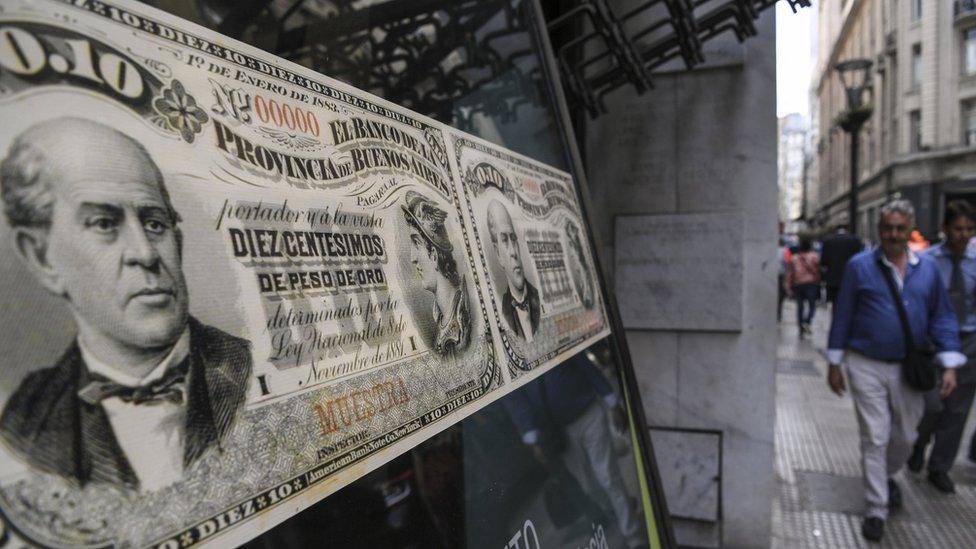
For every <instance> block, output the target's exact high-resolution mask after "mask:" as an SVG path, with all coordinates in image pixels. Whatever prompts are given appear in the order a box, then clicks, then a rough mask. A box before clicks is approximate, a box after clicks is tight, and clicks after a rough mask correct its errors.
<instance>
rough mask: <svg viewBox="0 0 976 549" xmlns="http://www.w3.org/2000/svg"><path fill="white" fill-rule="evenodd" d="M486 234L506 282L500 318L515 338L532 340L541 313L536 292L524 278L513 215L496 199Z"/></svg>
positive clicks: (490, 210)
mask: <svg viewBox="0 0 976 549" xmlns="http://www.w3.org/2000/svg"><path fill="white" fill-rule="evenodd" d="M488 234H489V235H490V236H491V243H492V245H493V247H494V249H495V254H496V255H497V257H498V263H499V265H501V267H502V270H503V271H504V272H505V279H506V280H507V281H508V287H507V289H506V290H505V294H504V295H503V296H502V316H504V317H505V321H506V322H507V323H508V326H509V328H511V329H512V331H513V332H515V334H516V335H518V336H519V337H521V338H524V339H525V340H526V341H532V339H533V337H534V336H535V333H536V331H537V330H538V329H539V317H540V316H541V313H542V306H541V303H540V301H539V291H538V290H536V289H535V287H534V286H532V284H530V283H529V281H528V280H527V279H526V278H525V271H524V269H523V268H522V254H521V252H520V251H519V236H518V233H516V232H515V225H514V224H513V223H512V216H511V215H509V213H508V209H507V208H506V207H505V205H504V204H502V203H501V202H499V201H497V200H492V201H491V203H489V204H488Z"/></svg>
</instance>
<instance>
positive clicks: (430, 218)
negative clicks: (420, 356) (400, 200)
mask: <svg viewBox="0 0 976 549" xmlns="http://www.w3.org/2000/svg"><path fill="white" fill-rule="evenodd" d="M401 207H402V208H403V216H404V220H405V221H406V224H407V229H408V233H409V235H410V244H411V246H410V264H411V265H413V266H414V267H415V268H416V272H417V278H418V280H419V283H420V285H421V286H422V287H423V288H424V289H425V290H427V291H428V292H429V293H430V294H431V296H430V298H431V308H430V310H431V315H430V320H431V321H432V329H430V330H427V332H426V334H424V335H425V336H426V337H425V339H427V340H428V341H430V342H432V344H433V349H434V352H436V353H437V354H439V355H442V356H444V355H449V354H456V353H459V352H461V351H463V350H464V349H465V348H467V346H468V342H469V341H470V338H471V305H470V303H469V298H468V292H467V283H466V282H465V277H464V275H462V274H460V273H459V272H458V266H457V261H456V260H455V259H454V244H453V243H452V242H451V238H450V237H449V236H448V230H447V216H448V213H447V212H446V211H444V210H442V209H440V208H438V207H437V205H436V204H435V203H433V202H432V201H431V200H430V199H428V198H426V197H424V196H423V195H421V194H419V193H416V192H414V191H408V192H407V195H406V200H405V203H404V204H403V206H401Z"/></svg>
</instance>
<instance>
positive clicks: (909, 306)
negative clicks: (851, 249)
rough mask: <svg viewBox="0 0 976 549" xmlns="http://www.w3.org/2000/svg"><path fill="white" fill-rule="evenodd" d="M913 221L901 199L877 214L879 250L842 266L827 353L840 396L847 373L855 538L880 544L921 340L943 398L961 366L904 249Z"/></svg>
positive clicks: (946, 304) (918, 411)
mask: <svg viewBox="0 0 976 549" xmlns="http://www.w3.org/2000/svg"><path fill="white" fill-rule="evenodd" d="M914 218H915V209H914V208H913V207H912V205H911V203H910V202H908V201H907V200H893V201H891V202H889V203H887V204H885V205H884V206H883V207H882V209H881V219H880V220H879V222H878V234H879V235H880V239H881V246H880V247H879V248H877V249H875V250H868V251H864V252H861V253H859V254H857V255H856V256H854V257H853V258H852V259H851V260H850V262H848V264H847V267H846V269H845V271H844V278H843V279H842V281H841V284H840V291H839V293H838V295H837V300H836V302H835V305H834V315H833V322H832V324H831V327H830V338H829V341H828V345H827V347H828V350H827V355H828V360H829V361H830V366H829V367H828V372H827V383H828V385H829V386H830V388H831V389H832V390H833V391H834V392H835V393H837V394H838V395H843V394H844V391H845V389H846V383H845V379H844V373H846V376H847V383H849V384H850V390H851V396H852V397H853V400H854V409H855V411H856V412H857V420H858V432H859V435H860V439H861V465H862V472H863V475H864V489H865V498H866V500H867V512H866V514H865V518H864V522H863V523H862V525H861V533H862V534H863V535H864V537H865V538H866V539H868V540H870V541H877V540H880V539H881V538H882V536H883V535H884V523H885V520H886V519H887V517H888V510H889V508H892V509H897V508H899V507H901V503H902V502H901V491H900V490H899V488H898V484H897V483H896V482H895V481H894V479H893V478H892V477H894V475H895V474H896V473H898V471H899V470H900V469H901V467H902V466H903V465H904V464H905V461H906V460H907V459H908V456H909V454H910V453H911V451H912V445H913V444H914V442H915V437H916V433H917V431H916V428H917V426H918V422H919V420H920V419H921V418H922V414H923V412H924V398H923V392H921V391H920V390H918V389H916V388H915V387H914V386H913V385H910V383H909V382H910V381H913V380H915V378H914V377H913V376H911V374H912V373H918V372H920V371H922V370H924V367H925V366H926V364H925V363H924V362H921V361H920V360H918V352H917V349H920V348H922V346H923V345H924V342H926V341H931V343H932V344H933V345H934V347H935V350H936V355H935V356H936V362H937V363H939V364H941V365H942V366H943V367H944V368H945V370H944V371H943V374H942V385H941V391H940V396H941V397H943V398H945V397H946V396H948V395H949V394H951V393H952V391H953V389H954V388H955V386H956V370H955V368H958V367H959V366H962V365H963V364H964V363H965V362H966V357H965V356H964V355H963V354H962V353H961V352H960V344H959V334H958V331H959V326H958V324H957V322H956V317H955V314H954V313H953V310H952V305H951V304H950V301H949V295H948V293H947V292H946V289H945V286H944V285H943V284H942V279H941V277H940V275H939V269H938V267H937V266H936V264H935V262H934V261H933V260H932V258H929V257H921V256H919V255H916V254H915V253H914V252H911V251H910V250H909V249H908V237H909V234H910V233H911V230H912V229H913V228H914V223H915V220H914ZM842 365H843V368H844V371H843V373H842V370H841V368H842ZM919 366H921V369H920V368H917V367H919ZM914 382H915V383H918V382H917V381H914Z"/></svg>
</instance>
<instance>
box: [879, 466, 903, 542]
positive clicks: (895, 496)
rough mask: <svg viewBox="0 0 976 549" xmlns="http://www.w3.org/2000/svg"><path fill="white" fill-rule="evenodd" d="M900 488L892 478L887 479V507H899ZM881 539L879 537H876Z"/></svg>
mask: <svg viewBox="0 0 976 549" xmlns="http://www.w3.org/2000/svg"><path fill="white" fill-rule="evenodd" d="M901 505H902V500H901V488H899V487H898V483H896V482H895V481H894V480H893V479H890V478H889V479H888V509H901ZM878 539H881V538H878Z"/></svg>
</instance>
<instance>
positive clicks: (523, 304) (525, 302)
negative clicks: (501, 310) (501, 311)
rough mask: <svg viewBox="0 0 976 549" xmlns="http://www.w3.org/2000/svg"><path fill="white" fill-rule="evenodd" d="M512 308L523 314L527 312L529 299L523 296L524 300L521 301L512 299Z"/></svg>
mask: <svg viewBox="0 0 976 549" xmlns="http://www.w3.org/2000/svg"><path fill="white" fill-rule="evenodd" d="M512 306H513V307H515V308H516V309H519V310H521V311H522V312H523V313H527V312H529V297H528V296H525V299H523V300H522V301H515V298H514V297H513V298H512Z"/></svg>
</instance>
